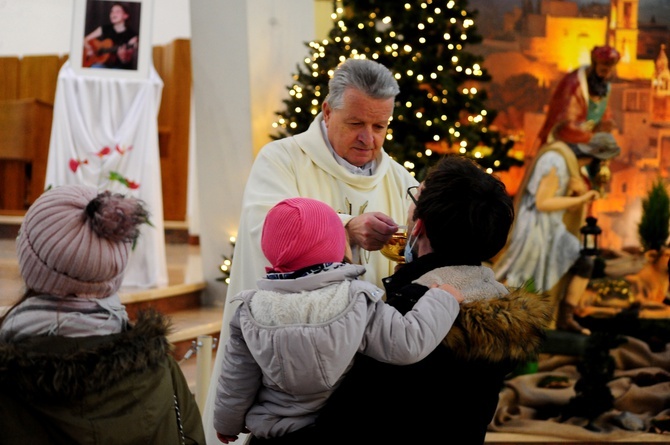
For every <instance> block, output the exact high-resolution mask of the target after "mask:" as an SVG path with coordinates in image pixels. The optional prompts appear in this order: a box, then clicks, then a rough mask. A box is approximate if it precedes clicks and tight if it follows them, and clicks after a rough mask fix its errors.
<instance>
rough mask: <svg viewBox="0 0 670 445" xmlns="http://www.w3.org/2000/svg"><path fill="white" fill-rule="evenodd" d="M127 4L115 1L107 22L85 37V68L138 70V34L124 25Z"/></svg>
mask: <svg viewBox="0 0 670 445" xmlns="http://www.w3.org/2000/svg"><path fill="white" fill-rule="evenodd" d="M129 17H130V14H129V11H128V7H127V6H125V5H124V4H122V3H114V4H113V5H112V8H111V9H110V11H109V21H110V23H107V24H105V25H101V26H98V27H97V28H95V29H94V30H93V31H92V32H90V33H89V34H88V35H87V36H86V37H84V57H83V62H82V65H83V66H84V68H120V69H127V70H135V69H137V57H136V51H137V44H138V33H137V31H135V30H134V29H132V28H131V27H129V26H127V24H126V23H127V21H128V19H129Z"/></svg>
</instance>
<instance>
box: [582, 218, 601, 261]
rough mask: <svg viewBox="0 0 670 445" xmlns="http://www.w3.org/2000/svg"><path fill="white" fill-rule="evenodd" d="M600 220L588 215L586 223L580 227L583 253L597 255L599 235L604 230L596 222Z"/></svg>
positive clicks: (598, 251)
mask: <svg viewBox="0 0 670 445" xmlns="http://www.w3.org/2000/svg"><path fill="white" fill-rule="evenodd" d="M597 222H598V220H597V219H596V218H594V217H593V216H587V217H586V225H585V226H584V227H582V228H581V229H579V231H580V232H581V234H582V255H588V256H595V255H598V254H599V253H600V250H598V236H599V235H600V234H601V233H602V230H601V229H600V227H598V225H597V224H596V223H597Z"/></svg>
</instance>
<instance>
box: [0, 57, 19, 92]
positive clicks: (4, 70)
mask: <svg viewBox="0 0 670 445" xmlns="http://www.w3.org/2000/svg"><path fill="white" fill-rule="evenodd" d="M18 86H19V58H18V57H0V101H2V100H15V99H18V98H19V96H18V95H19V88H18Z"/></svg>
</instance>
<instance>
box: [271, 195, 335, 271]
mask: <svg viewBox="0 0 670 445" xmlns="http://www.w3.org/2000/svg"><path fill="white" fill-rule="evenodd" d="M345 243H346V237H345V234H344V226H343V225H342V222H341V221H340V217H339V216H337V213H335V211H334V210H333V209H332V208H330V206H328V205H327V204H325V203H323V202H321V201H317V200H316V199H310V198H289V199H285V200H283V201H281V202H279V203H278V204H277V205H275V206H274V207H273V208H272V209H270V211H269V212H268V214H267V216H266V217H265V224H264V225H263V234H262V235H261V248H262V249H263V253H264V254H265V257H266V258H267V259H268V260H269V261H270V264H272V267H269V268H266V270H267V272H272V271H274V272H295V271H296V270H300V269H303V268H305V267H307V266H313V265H315V264H321V263H334V262H341V261H342V260H343V259H344V247H345Z"/></svg>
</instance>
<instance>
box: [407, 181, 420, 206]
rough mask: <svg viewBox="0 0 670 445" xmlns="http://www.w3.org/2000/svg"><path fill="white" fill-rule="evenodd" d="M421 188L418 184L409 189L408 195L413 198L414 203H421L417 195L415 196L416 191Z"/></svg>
mask: <svg viewBox="0 0 670 445" xmlns="http://www.w3.org/2000/svg"><path fill="white" fill-rule="evenodd" d="M418 189H419V186H418V185H413V186H411V187H410V188H408V189H407V196H409V199H411V200H412V202H413V203H414V205H415V206H416V205H419V201H417V199H416V197H415V196H414V195H415V194H416V191H417V190H418Z"/></svg>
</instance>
